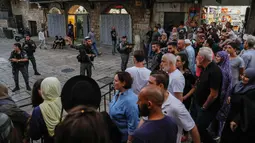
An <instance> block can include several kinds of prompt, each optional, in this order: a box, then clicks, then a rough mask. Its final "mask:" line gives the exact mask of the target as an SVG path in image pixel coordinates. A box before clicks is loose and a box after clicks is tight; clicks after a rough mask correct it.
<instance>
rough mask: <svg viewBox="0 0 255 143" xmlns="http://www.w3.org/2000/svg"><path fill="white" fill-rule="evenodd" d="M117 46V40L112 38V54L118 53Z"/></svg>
mask: <svg viewBox="0 0 255 143" xmlns="http://www.w3.org/2000/svg"><path fill="white" fill-rule="evenodd" d="M116 46H117V41H116V40H112V54H115V53H117V52H116Z"/></svg>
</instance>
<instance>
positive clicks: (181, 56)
mask: <svg viewBox="0 0 255 143" xmlns="http://www.w3.org/2000/svg"><path fill="white" fill-rule="evenodd" d="M178 56H180V58H181V60H182V62H185V64H184V65H183V68H184V69H189V60H188V57H187V55H186V54H184V53H179V54H178Z"/></svg>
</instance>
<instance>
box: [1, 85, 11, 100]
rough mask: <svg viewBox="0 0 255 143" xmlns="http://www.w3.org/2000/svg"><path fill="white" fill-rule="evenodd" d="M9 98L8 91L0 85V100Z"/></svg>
mask: <svg viewBox="0 0 255 143" xmlns="http://www.w3.org/2000/svg"><path fill="white" fill-rule="evenodd" d="M6 97H9V96H8V89H7V87H6V86H4V85H2V84H0V99H3V98H6Z"/></svg>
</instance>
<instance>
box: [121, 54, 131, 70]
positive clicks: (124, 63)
mask: <svg viewBox="0 0 255 143" xmlns="http://www.w3.org/2000/svg"><path fill="white" fill-rule="evenodd" d="M120 57H121V71H125V70H126V68H127V64H128V59H129V54H121V55H120Z"/></svg>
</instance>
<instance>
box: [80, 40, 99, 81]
mask: <svg viewBox="0 0 255 143" xmlns="http://www.w3.org/2000/svg"><path fill="white" fill-rule="evenodd" d="M87 54H91V55H92V56H88V55H87ZM94 58H95V55H94V52H93V51H92V49H91V46H89V45H84V44H83V45H81V46H80V47H79V55H78V56H77V59H78V61H79V62H80V63H81V65H80V74H81V75H85V70H86V71H87V76H88V77H91V76H92V66H93V63H92V61H94Z"/></svg>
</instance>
